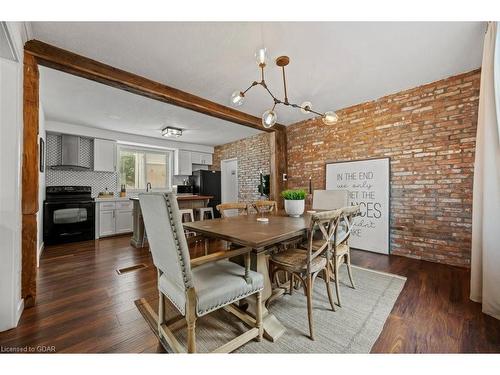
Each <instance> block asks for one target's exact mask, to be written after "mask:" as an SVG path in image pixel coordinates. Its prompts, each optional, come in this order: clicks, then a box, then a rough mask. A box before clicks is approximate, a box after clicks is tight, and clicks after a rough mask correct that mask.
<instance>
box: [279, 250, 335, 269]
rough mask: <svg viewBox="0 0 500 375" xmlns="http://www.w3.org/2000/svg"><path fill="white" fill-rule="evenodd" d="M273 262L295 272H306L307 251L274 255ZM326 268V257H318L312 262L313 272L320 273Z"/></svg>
mask: <svg viewBox="0 0 500 375" xmlns="http://www.w3.org/2000/svg"><path fill="white" fill-rule="evenodd" d="M271 261H272V262H273V263H276V264H277V265H278V266H281V267H283V268H288V269H290V270H293V271H298V272H301V271H305V270H306V269H307V251H304V249H288V250H285V251H282V252H280V253H278V254H275V255H273V256H272V257H271ZM325 266H326V259H325V257H322V256H318V257H316V258H314V259H313V260H312V262H311V272H316V271H319V270H321V269H322V268H324V267H325Z"/></svg>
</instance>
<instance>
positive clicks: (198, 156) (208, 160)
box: [191, 151, 212, 165]
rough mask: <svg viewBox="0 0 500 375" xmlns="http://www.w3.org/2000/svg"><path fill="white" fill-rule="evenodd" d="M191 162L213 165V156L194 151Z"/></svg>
mask: <svg viewBox="0 0 500 375" xmlns="http://www.w3.org/2000/svg"><path fill="white" fill-rule="evenodd" d="M191 162H192V163H193V164H201V165H212V154H207V153H204V152H195V151H192V152H191Z"/></svg>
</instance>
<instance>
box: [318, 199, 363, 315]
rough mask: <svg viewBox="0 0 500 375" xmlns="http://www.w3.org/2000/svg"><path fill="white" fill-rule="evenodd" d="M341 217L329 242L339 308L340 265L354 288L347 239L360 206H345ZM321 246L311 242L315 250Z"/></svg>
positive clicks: (340, 304) (320, 243)
mask: <svg viewBox="0 0 500 375" xmlns="http://www.w3.org/2000/svg"><path fill="white" fill-rule="evenodd" d="M340 211H341V212H342V213H341V216H340V221H339V224H338V225H337V228H336V233H335V235H334V236H333V237H332V240H331V242H332V243H331V248H332V251H331V257H330V258H329V259H330V263H331V269H332V271H333V272H332V274H331V276H332V278H333V279H334V281H335V292H336V293H337V302H338V305H339V306H342V301H341V298H340V276H339V270H340V266H341V265H342V264H345V265H346V266H347V274H348V276H349V281H350V282H351V286H352V288H353V289H355V288H356V285H355V284H354V279H353V276H352V268H351V248H350V246H349V238H350V236H351V232H352V229H353V227H352V225H353V221H354V218H355V217H356V216H358V215H360V206H359V205H356V206H347V207H343V208H341V209H340ZM320 246H322V240H316V241H313V248H314V249H317V248H319V247H320Z"/></svg>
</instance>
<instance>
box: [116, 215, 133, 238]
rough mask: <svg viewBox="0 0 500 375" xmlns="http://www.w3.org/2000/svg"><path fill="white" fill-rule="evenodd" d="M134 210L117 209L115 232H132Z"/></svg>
mask: <svg viewBox="0 0 500 375" xmlns="http://www.w3.org/2000/svg"><path fill="white" fill-rule="evenodd" d="M133 213H134V212H133V210H115V233H116V234H119V233H129V232H132V229H133V228H132V221H133Z"/></svg>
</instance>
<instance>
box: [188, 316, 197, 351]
mask: <svg viewBox="0 0 500 375" xmlns="http://www.w3.org/2000/svg"><path fill="white" fill-rule="evenodd" d="M187 334H188V342H187V347H188V353H196V318H194V319H189V320H188V322H187Z"/></svg>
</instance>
